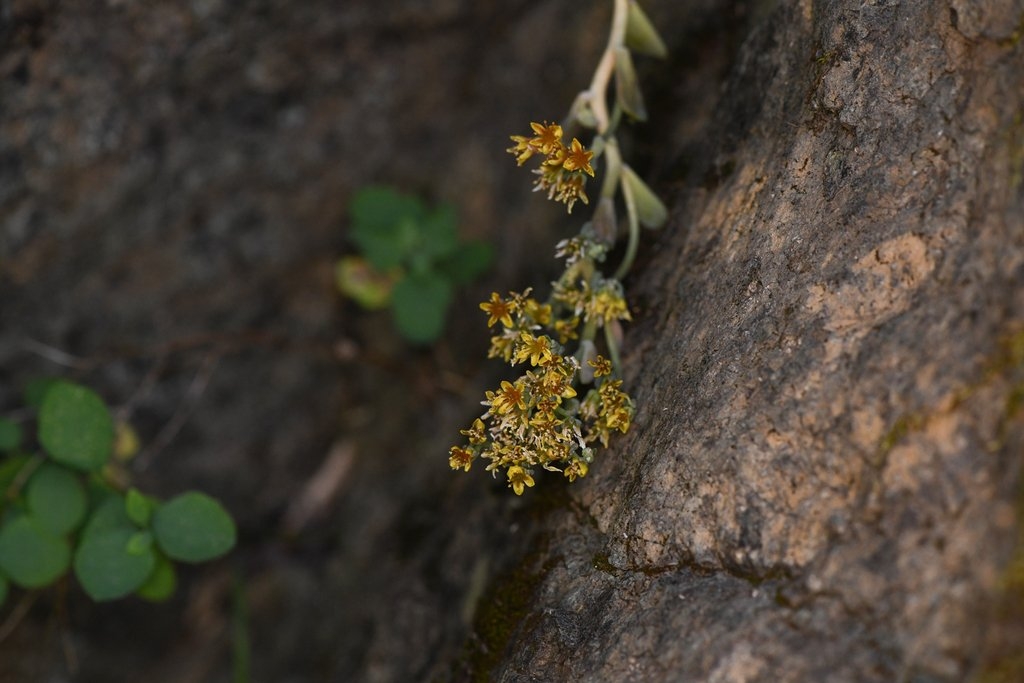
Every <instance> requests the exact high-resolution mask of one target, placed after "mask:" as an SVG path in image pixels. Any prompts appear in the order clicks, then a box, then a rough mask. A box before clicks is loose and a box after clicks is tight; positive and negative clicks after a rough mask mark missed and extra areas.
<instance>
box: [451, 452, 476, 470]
mask: <svg viewBox="0 0 1024 683" xmlns="http://www.w3.org/2000/svg"><path fill="white" fill-rule="evenodd" d="M448 453H449V454H450V455H451V457H449V458H448V465H449V466H451V468H452V469H453V470H460V469H461V470H464V471H466V472H469V466H470V465H472V464H473V451H471V450H469V449H466V448H460V447H459V446H452V447H451V450H449V451H448Z"/></svg>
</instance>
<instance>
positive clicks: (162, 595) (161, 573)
mask: <svg viewBox="0 0 1024 683" xmlns="http://www.w3.org/2000/svg"><path fill="white" fill-rule="evenodd" d="M177 585H178V577H177V575H176V574H175V572H174V565H173V564H171V561H170V560H168V559H167V558H166V557H164V556H163V555H157V558H156V567H154V568H153V572H152V573H151V574H150V575H149V578H148V579H146V583H144V584H142V585H141V586H140V587H139V590H138V591H137V593H138V596H139V597H140V598H142V599H144V600H149V601H151V602H163V601H164V600H166V599H167V598H169V597H171V595H173V594H174V589H175V587H176V586H177Z"/></svg>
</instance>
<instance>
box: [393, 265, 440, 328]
mask: <svg viewBox="0 0 1024 683" xmlns="http://www.w3.org/2000/svg"><path fill="white" fill-rule="evenodd" d="M451 298H452V286H451V284H449V283H448V281H447V280H445V279H444V278H442V277H439V276H438V275H436V274H434V273H422V274H412V275H409V276H408V277H406V278H405V279H403V280H402V281H401V282H399V283H398V284H397V285H396V286H395V291H394V293H393V294H392V307H393V311H394V315H395V325H396V326H397V327H398V331H399V332H401V334H402V336H403V337H405V338H406V339H408V340H409V341H411V342H415V343H418V344H428V343H430V342H432V341H434V340H435V339H437V338H438V337H440V336H441V332H442V331H443V330H444V318H445V313H446V312H447V311H448V304H449V303H450V302H451Z"/></svg>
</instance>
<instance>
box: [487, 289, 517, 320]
mask: <svg viewBox="0 0 1024 683" xmlns="http://www.w3.org/2000/svg"><path fill="white" fill-rule="evenodd" d="M480 310H481V311H483V312H484V313H486V314H487V315H488V316H489V317H488V318H487V327H493V326H494V323H496V322H500V323H501V324H502V325H504V326H505V327H512V314H513V313H515V305H514V304H513V303H512V302H511V301H504V300H503V299H502V298H501V297H500V296H498V293H497V292H491V300H490V301H485V302H484V303H482V304H480Z"/></svg>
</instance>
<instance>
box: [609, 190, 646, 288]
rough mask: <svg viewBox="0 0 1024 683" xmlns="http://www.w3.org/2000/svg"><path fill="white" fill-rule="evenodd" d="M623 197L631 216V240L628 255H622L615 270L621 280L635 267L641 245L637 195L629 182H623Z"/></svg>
mask: <svg viewBox="0 0 1024 683" xmlns="http://www.w3.org/2000/svg"><path fill="white" fill-rule="evenodd" d="M622 198H623V199H624V200H625V201H626V215H627V216H628V218H629V242H627V243H626V255H625V256H623V257H622V263H621V264H619V269H618V270H616V271H615V275H614V277H615V279H616V280H621V279H622V278H624V277H626V273H628V272H629V269H630V268H632V267H633V261H634V260H635V259H636V250H637V247H638V246H639V245H640V218H639V216H638V214H637V210H636V197H634V196H633V191H632V190H631V189H630V187H629V183H622Z"/></svg>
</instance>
